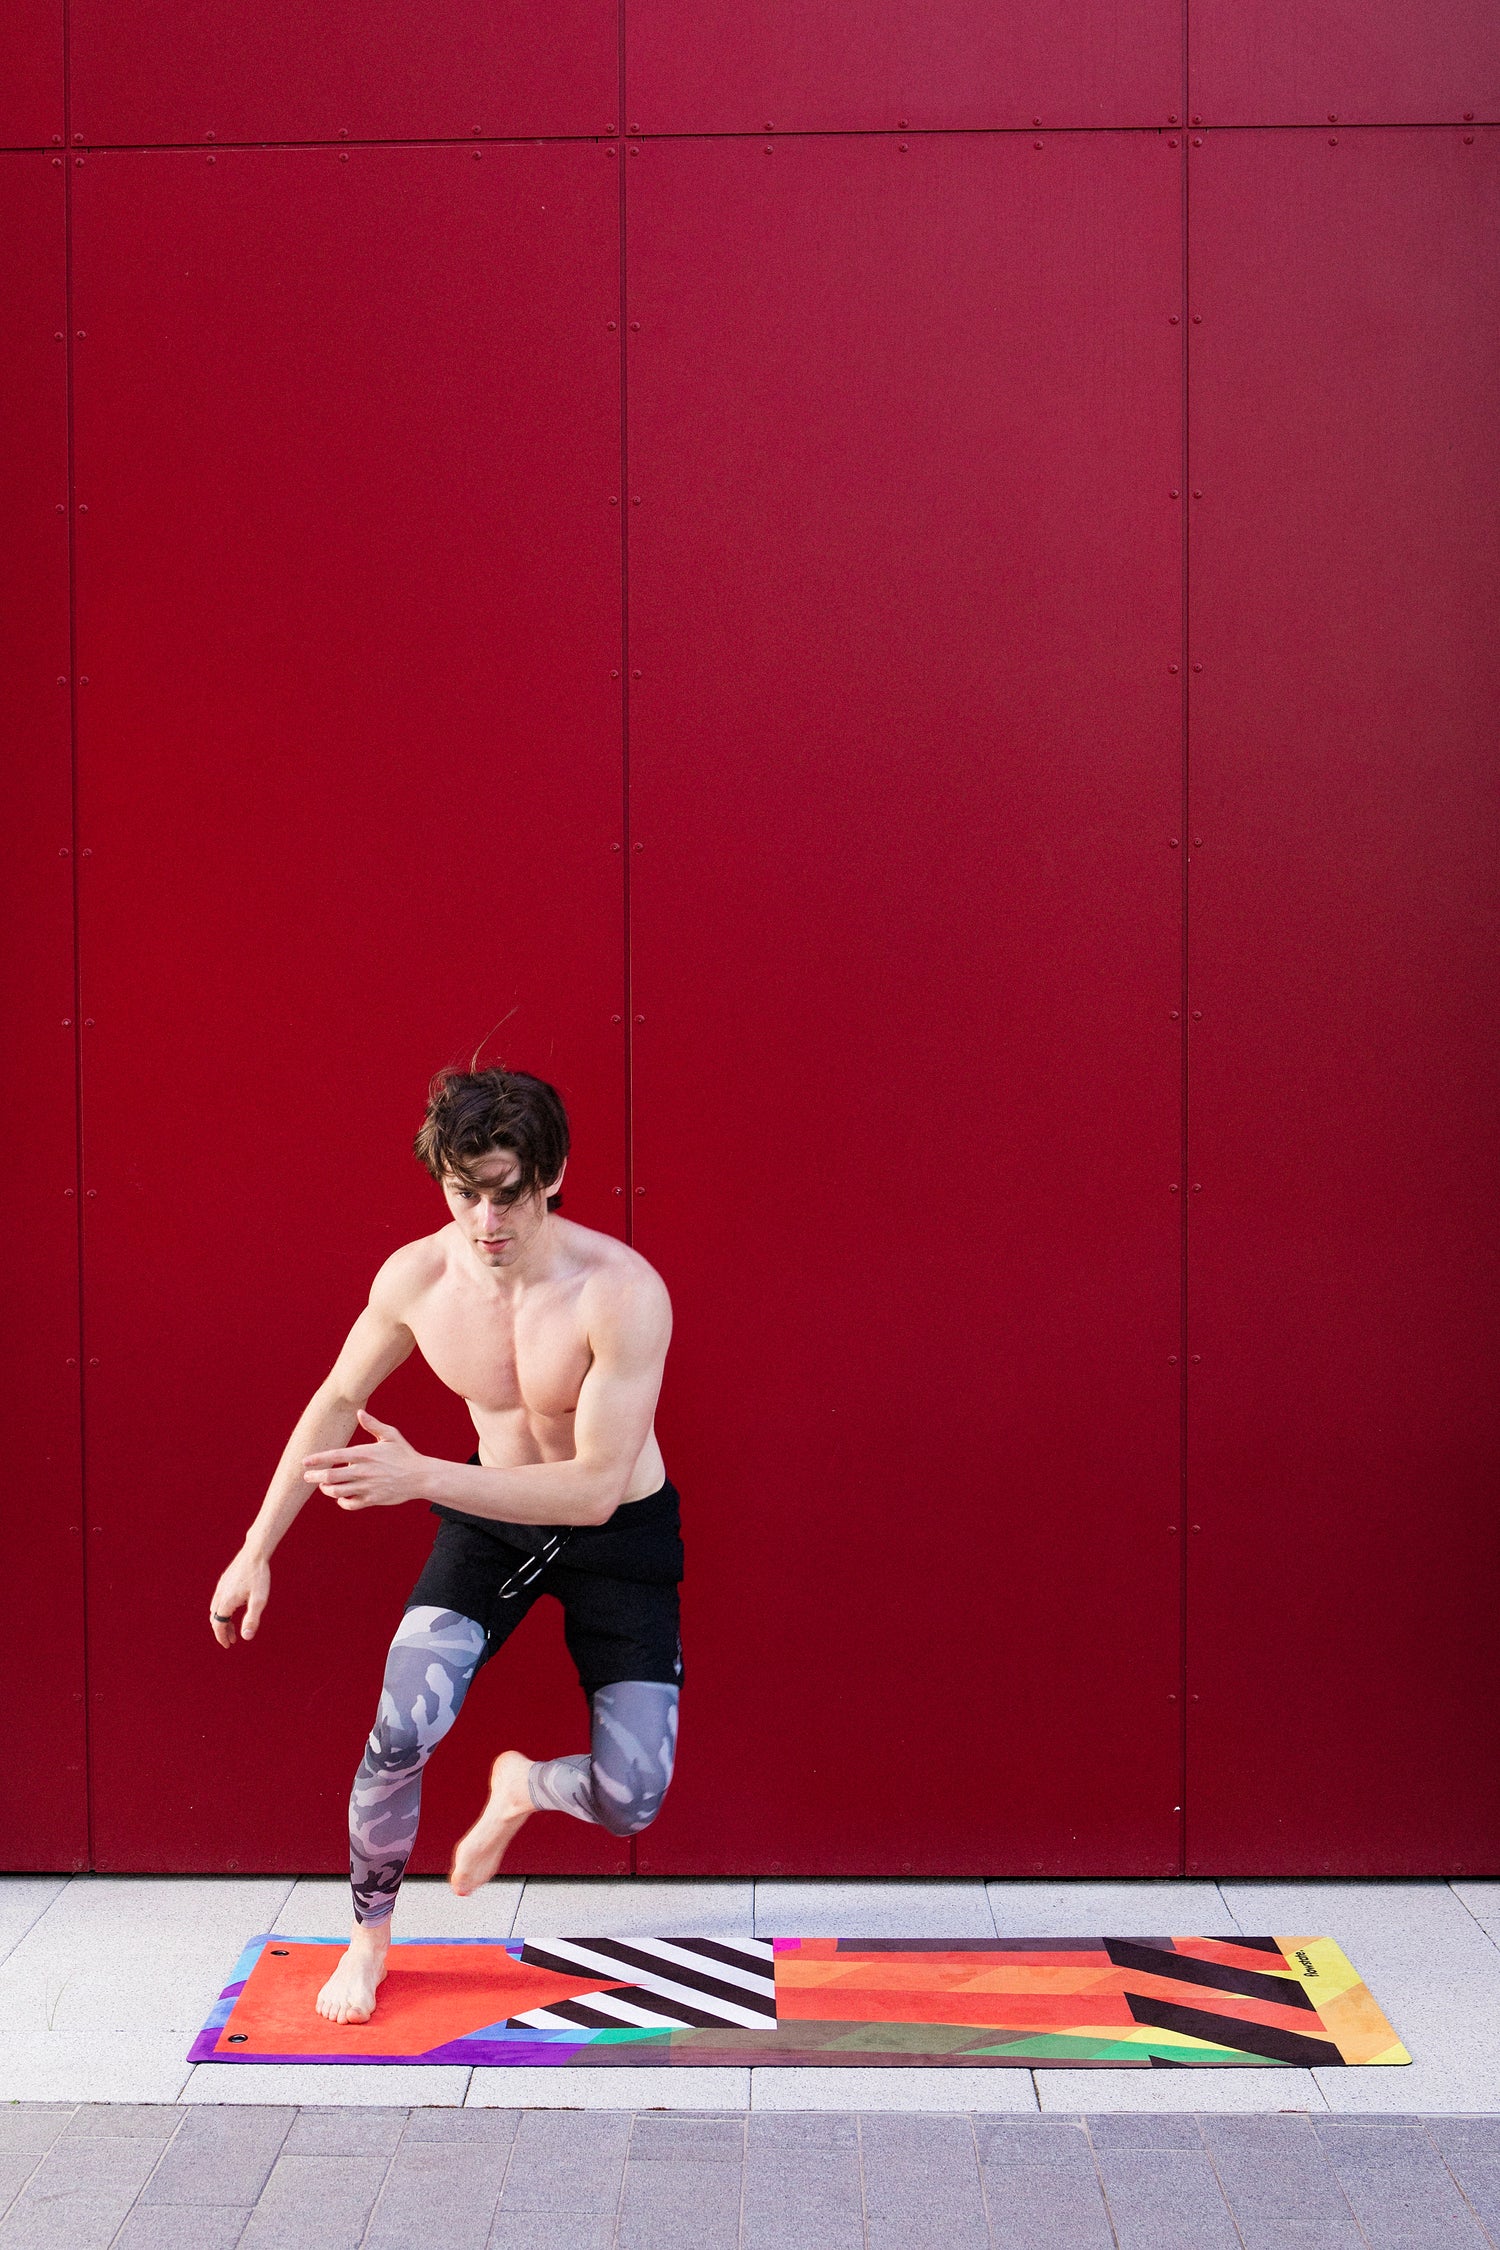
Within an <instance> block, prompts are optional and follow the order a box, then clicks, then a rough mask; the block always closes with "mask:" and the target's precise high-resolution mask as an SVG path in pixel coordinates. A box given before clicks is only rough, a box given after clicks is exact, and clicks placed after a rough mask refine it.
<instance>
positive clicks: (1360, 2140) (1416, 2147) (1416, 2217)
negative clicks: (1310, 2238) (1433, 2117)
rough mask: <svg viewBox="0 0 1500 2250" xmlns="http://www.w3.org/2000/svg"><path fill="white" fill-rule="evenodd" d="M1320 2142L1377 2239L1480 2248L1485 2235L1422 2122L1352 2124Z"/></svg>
mask: <svg viewBox="0 0 1500 2250" xmlns="http://www.w3.org/2000/svg"><path fill="white" fill-rule="evenodd" d="M1319 2137H1320V2142H1321V2145H1322V2147H1323V2150H1324V2152H1325V2154H1326V2156H1327V2159H1328V2162H1329V2164H1330V2166H1331V2167H1332V2169H1333V2171H1334V2173H1335V2174H1336V2176H1337V2178H1338V2181H1339V2185H1340V2187H1341V2189H1342V2191H1343V2194H1344V2195H1345V2197H1346V2198H1347V2199H1348V2202H1349V2205H1350V2208H1351V2209H1352V2211H1353V2213H1354V2216H1355V2217H1356V2218H1357V2219H1358V2221H1359V2223H1360V2226H1361V2227H1362V2228H1363V2230H1364V2233H1365V2236H1366V2238H1367V2240H1368V2241H1369V2242H1370V2243H1371V2244H1372V2245H1377V2246H1378V2245H1380V2244H1393V2245H1394V2244H1396V2243H1400V2244H1402V2245H1405V2244H1408V2243H1409V2244H1411V2245H1413V2250H1415V2246H1416V2245H1417V2244H1422V2245H1427V2244H1431V2245H1434V2246H1438V2245H1441V2246H1443V2250H1447V2246H1448V2245H1450V2244H1451V2245H1453V2246H1454V2250H1478V2246H1479V2245H1480V2243H1481V2242H1482V2240H1483V2236H1482V2234H1481V2232H1480V2229H1479V2226H1478V2224H1477V2222H1476V2220H1475V2217H1474V2214H1473V2211H1472V2209H1471V2208H1470V2207H1469V2205H1468V2204H1467V2203H1466V2202H1465V2199H1464V2197H1463V2195H1462V2194H1461V2193H1460V2191H1459V2188H1458V2185H1457V2183H1456V2182H1455V2180H1454V2178H1453V2175H1452V2173H1451V2172H1450V2170H1449V2169H1448V2167H1447V2165H1446V2164H1445V2163H1444V2162H1443V2159H1442V2158H1441V2156H1440V2155H1439V2154H1438V2152H1437V2149H1436V2148H1435V2147H1434V2146H1433V2144H1432V2142H1431V2141H1430V2140H1429V2139H1428V2137H1427V2135H1426V2133H1425V2132H1424V2131H1423V2130H1422V2128H1421V2127H1420V2126H1419V2125H1410V2126H1405V2127H1389V2126H1387V2127H1385V2128H1384V2129H1377V2128H1373V2127H1368V2126H1367V2127H1363V2128H1361V2127H1360V2126H1357V2125H1352V2124H1351V2125H1346V2126H1345V2127H1344V2129H1343V2131H1342V2132H1339V2131H1332V2132H1325V2133H1323V2134H1321V2135H1320V2136H1319Z"/></svg>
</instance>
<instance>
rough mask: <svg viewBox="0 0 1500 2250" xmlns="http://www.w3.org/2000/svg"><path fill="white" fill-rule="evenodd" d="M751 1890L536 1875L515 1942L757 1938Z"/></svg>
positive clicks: (738, 1885)
mask: <svg viewBox="0 0 1500 2250" xmlns="http://www.w3.org/2000/svg"><path fill="white" fill-rule="evenodd" d="M754 1933H755V1921H754V1885H753V1884H752V1883H750V1882H748V1881H744V1882H738V1881H737V1882H710V1883H700V1882H687V1881H683V1880H681V1879H678V1878H676V1877H673V1878H667V1877H655V1878H653V1877H650V1876H620V1875H601V1876H585V1877H580V1878H578V1879H576V1880H575V1879H572V1878H567V1877H563V1876H551V1875H532V1876H529V1877H528V1878H527V1882H526V1889H525V1892H524V1894H523V1896H522V1899H521V1903H520V1905H519V1907H518V1908H517V1910H516V1919H515V1931H514V1934H515V1935H516V1936H517V1937H522V1938H531V1939H540V1938H549V1937H562V1938H568V1937H571V1938H582V1937H666V1938H671V1937H727V1938H734V1937H752V1936H753V1935H754Z"/></svg>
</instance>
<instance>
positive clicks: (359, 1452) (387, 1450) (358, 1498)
mask: <svg viewBox="0 0 1500 2250" xmlns="http://www.w3.org/2000/svg"><path fill="white" fill-rule="evenodd" d="M359 1426H360V1428H361V1429H362V1430H368V1431H369V1433H370V1435H371V1436H372V1437H373V1438H374V1440H375V1443H374V1444H373V1445H355V1446H343V1447H340V1448H339V1449H338V1450H336V1451H333V1452H329V1453H309V1454H308V1455H307V1456H306V1457H305V1458H304V1460H303V1463H302V1468H303V1474H304V1476H305V1478H306V1481H307V1482H308V1483H309V1484H320V1485H321V1486H322V1487H323V1490H324V1491H325V1492H326V1493H328V1494H330V1496H331V1497H332V1498H333V1499H335V1500H337V1502H338V1504H339V1506H340V1507H341V1508H398V1507H399V1506H400V1505H401V1503H402V1501H403V1500H420V1499H421V1497H422V1494H423V1492H424V1490H425V1489H426V1485H425V1479H426V1476H427V1472H428V1470H429V1469H430V1468H431V1465H432V1464H431V1463H430V1462H429V1461H428V1460H427V1459H426V1457H425V1456H424V1455H423V1454H420V1453H418V1451H417V1450H416V1447H415V1446H411V1445H408V1444H407V1442H406V1440H405V1438H404V1437H403V1436H402V1435H401V1432H400V1431H399V1430H398V1429H396V1428H395V1427H394V1426H393V1425H392V1424H391V1423H389V1422H377V1421H376V1419H375V1417H374V1415H373V1414H367V1413H366V1412H365V1410H364V1408H363V1407H361V1408H360V1409H359Z"/></svg>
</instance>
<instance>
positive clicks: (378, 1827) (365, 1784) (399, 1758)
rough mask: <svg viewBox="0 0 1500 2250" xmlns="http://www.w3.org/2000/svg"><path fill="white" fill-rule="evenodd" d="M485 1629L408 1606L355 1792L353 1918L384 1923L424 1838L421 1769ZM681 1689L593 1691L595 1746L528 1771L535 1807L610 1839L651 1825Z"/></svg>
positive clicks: (648, 1684)
mask: <svg viewBox="0 0 1500 2250" xmlns="http://www.w3.org/2000/svg"><path fill="white" fill-rule="evenodd" d="M484 1650H485V1635H484V1628H483V1626H482V1625H478V1624H476V1623H475V1621H474V1619H473V1618H472V1617H463V1616H460V1614H459V1613H458V1611H457V1610H452V1609H429V1608H418V1609H409V1610H408V1611H407V1612H406V1615H405V1616H404V1617H403V1618H402V1620H401V1623H400V1625H399V1626H398V1627H397V1629H396V1637H395V1639H394V1640H393V1641H392V1642H391V1648H390V1654H389V1656H388V1657H387V1658H386V1665H385V1679H384V1682H383V1683H382V1686H381V1690H380V1708H379V1710H378V1711H377V1712H376V1714H375V1724H374V1726H373V1728H372V1729H371V1731H370V1739H369V1741H368V1742H367V1743H366V1744H365V1754H364V1756H363V1758H362V1759H361V1760H360V1765H359V1771H358V1773H357V1774H356V1775H355V1777H354V1788H353V1791H352V1793H351V1795H350V1798H349V1880H350V1882H351V1884H352V1885H353V1889H354V1919H355V1921H356V1922H384V1921H386V1920H387V1919H388V1918H389V1916H390V1914H391V1911H392V1909H393V1908H394V1906H395V1904H396V1893H397V1892H398V1891H399V1890H400V1888H401V1878H402V1876H403V1875H404V1874H405V1873H406V1863H407V1861H408V1860H409V1859H410V1857H411V1848H412V1845H413V1844H414V1843H415V1842H416V1836H417V1817H418V1814H419V1812H420V1809H421V1798H422V1768H423V1767H424V1766H425V1765H426V1763H427V1761H428V1759H429V1758H430V1757H431V1755H432V1753H433V1751H434V1750H435V1749H436V1748H437V1745H438V1744H439V1743H440V1742H441V1741H442V1739H443V1736H444V1735H445V1734H446V1733H447V1732H448V1729H449V1728H450V1727H451V1726H452V1724H453V1722H454V1720H455V1719H456V1718H457V1717H458V1714H459V1710H460V1708H461V1707H462V1704H463V1700H464V1697H465V1696H466V1695H467V1694H468V1692H469V1684H470V1682H471V1681H472V1679H473V1677H474V1674H475V1673H476V1672H477V1671H478V1669H479V1665H480V1660H481V1658H482V1657H483V1655H484ZM677 1695H678V1691H677V1689H676V1688H675V1687H668V1686H665V1685H664V1684H663V1683H661V1682H660V1681H657V1680H617V1681H615V1682H614V1684H613V1685H612V1686H609V1687H601V1688H595V1690H594V1693H593V1695H592V1697H591V1698H590V1710H591V1713H592V1725H591V1727H590V1744H591V1747H590V1750H589V1753H588V1755H587V1756H586V1757H585V1756H583V1755H582V1754H581V1753H580V1754H579V1755H577V1756H574V1757H570V1758H549V1759H548V1760H547V1761H546V1763H545V1764H538V1765H534V1766H533V1767H532V1769H531V1776H530V1788H531V1799H532V1803H533V1804H534V1805H536V1807H537V1808H538V1810H539V1811H542V1812H565V1813H571V1814H572V1815H573V1818H574V1819H575V1820H587V1821H592V1822H593V1823H594V1824H595V1825H596V1826H597V1827H600V1828H607V1829H608V1830H609V1832H610V1834H611V1835H612V1836H634V1835H637V1834H638V1833H639V1832H640V1830H641V1829H643V1828H647V1827H649V1826H650V1824H651V1822H652V1821H653V1820H655V1818H656V1816H657V1814H658V1813H659V1812H660V1810H661V1801H662V1799H663V1797H664V1796H665V1795H666V1793H667V1784H668V1782H669V1781H670V1780H671V1778H672V1761H673V1759H674V1757H675V1755H676V1751H677Z"/></svg>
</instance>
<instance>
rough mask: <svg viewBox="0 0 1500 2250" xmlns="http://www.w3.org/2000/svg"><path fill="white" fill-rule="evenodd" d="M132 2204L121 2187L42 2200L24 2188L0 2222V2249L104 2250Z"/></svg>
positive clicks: (54, 2196) (43, 2198)
mask: <svg viewBox="0 0 1500 2250" xmlns="http://www.w3.org/2000/svg"><path fill="white" fill-rule="evenodd" d="M133 2201H134V2198H133V2197H132V2195H131V2194H130V2192H129V2190H128V2189H125V2188H114V2189H109V2190H100V2191H93V2192H90V2191H88V2190H80V2191H79V2192H78V2193H77V2194H55V2195H49V2196H45V2197H34V2196H33V2195H32V2192H31V2190H30V2188H27V2189H26V2190H25V2191H24V2192H23V2193H22V2194H21V2195H19V2196H18V2197H17V2198H16V2201H15V2202H14V2203H13V2204H12V2205H11V2208H10V2209H9V2211H8V2212H7V2213H6V2215H5V2217H4V2218H3V2219H0V2250H108V2245H109V2244H110V2243H112V2242H113V2241H114V2238H115V2236H116V2234H117V2233H118V2232H119V2229H120V2227H121V2224H122V2223H123V2221H124V2219H125V2216H126V2214H127V2212H128V2211H129V2209H130V2206H131V2203H132V2202H133Z"/></svg>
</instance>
